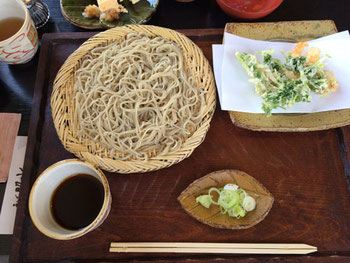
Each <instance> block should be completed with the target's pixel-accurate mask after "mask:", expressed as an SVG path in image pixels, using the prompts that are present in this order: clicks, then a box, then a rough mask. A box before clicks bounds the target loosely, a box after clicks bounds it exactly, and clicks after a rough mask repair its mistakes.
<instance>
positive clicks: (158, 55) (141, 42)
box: [74, 34, 205, 160]
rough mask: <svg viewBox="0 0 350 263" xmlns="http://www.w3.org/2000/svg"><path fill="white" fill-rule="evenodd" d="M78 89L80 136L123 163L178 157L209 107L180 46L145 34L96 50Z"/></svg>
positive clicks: (77, 83) (84, 66)
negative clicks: (189, 69) (125, 161)
mask: <svg viewBox="0 0 350 263" xmlns="http://www.w3.org/2000/svg"><path fill="white" fill-rule="evenodd" d="M74 90H75V96H74V102H75V111H74V126H75V129H76V131H77V134H78V136H79V137H80V138H81V140H82V141H84V140H86V139H88V140H93V141H94V142H97V143H98V144H100V145H102V146H104V147H106V148H108V149H109V150H110V151H112V152H113V153H114V155H115V158H116V159H120V160H130V159H134V160H148V158H150V157H151V156H152V155H154V153H156V154H157V155H165V154H171V153H174V152H176V151H177V150H178V149H179V148H180V147H181V145H182V144H183V142H184V140H185V139H186V138H188V137H189V136H191V135H192V134H193V132H194V131H195V130H196V129H197V128H198V126H199V123H200V121H201V118H202V116H203V114H202V111H203V107H204V105H205V98H204V91H203V90H201V89H199V88H197V87H195V85H194V81H193V79H192V78H191V77H189V76H188V74H187V73H186V70H185V68H184V61H183V55H182V51H181V49H180V48H179V47H178V45H177V44H175V43H173V42H172V41H170V40H167V39H165V38H162V37H154V38H150V37H148V36H146V35H143V34H129V35H127V36H126V37H125V41H122V42H121V43H111V44H109V45H108V46H105V47H96V48H94V49H93V50H91V52H90V53H89V54H87V55H85V56H84V57H83V59H82V64H81V67H80V68H79V69H78V70H77V71H76V72H75V86H74Z"/></svg>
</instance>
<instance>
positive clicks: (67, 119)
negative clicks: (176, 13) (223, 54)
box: [51, 25, 216, 173]
mask: <svg viewBox="0 0 350 263" xmlns="http://www.w3.org/2000/svg"><path fill="white" fill-rule="evenodd" d="M141 32H142V33H145V34H147V35H148V36H149V37H155V36H161V37H163V38H166V39H168V40H171V41H173V42H175V43H177V44H179V46H180V48H181V50H182V52H183V57H184V63H185V69H186V70H187V72H188V73H189V74H191V75H192V77H193V78H194V80H195V83H196V85H197V86H198V87H200V88H202V89H204V90H205V91H206V93H205V101H206V104H205V106H204V110H203V117H202V121H201V122H200V124H199V126H198V127H197V130H195V131H194V132H193V134H192V135H191V136H190V137H188V138H187V139H186V140H185V141H184V142H183V144H182V146H181V147H180V149H179V150H178V151H176V152H174V153H169V154H165V155H157V153H155V154H154V155H153V156H151V157H150V158H149V159H148V160H147V161H143V160H119V159H117V158H115V154H114V155H113V154H112V153H111V151H110V150H109V149H107V148H106V147H103V146H101V145H99V144H98V143H96V142H93V141H91V140H90V141H89V142H88V143H86V141H87V140H84V141H82V140H81V139H79V138H77V136H75V135H76V131H75V130H74V125H73V124H72V122H73V112H74V103H73V86H74V72H75V70H76V69H77V68H79V66H80V64H81V60H82V58H83V56H84V55H85V54H87V53H88V52H90V50H91V49H93V48H94V47H96V46H101V45H107V44H110V43H111V42H118V41H119V42H120V41H122V40H123V38H124V37H125V36H126V35H127V34H129V33H141ZM215 106H216V89H215V82H214V76H213V72H212V69H211V66H210V64H209V62H208V60H207V59H206V58H205V56H204V55H203V52H202V50H201V49H200V48H199V47H198V46H197V45H196V44H194V43H193V42H192V41H191V40H190V39H189V38H187V37H186V36H185V35H183V34H181V33H179V32H176V31H174V30H171V29H167V28H162V27H157V26H150V25H128V26H123V27H117V28H113V29H109V30H106V31H104V32H101V33H99V34H97V35H95V36H93V37H91V38H90V39H88V40H87V41H86V42H84V43H83V44H82V45H81V46H80V47H79V48H78V49H77V50H76V51H75V52H73V53H72V54H71V55H70V56H69V57H68V58H67V60H66V61H65V62H64V64H63V65H62V67H61V68H60V70H59V71H58V73H57V75H56V78H55V80H54V84H53V91H52V94H51V110H52V118H53V122H54V126H55V128H56V131H57V134H58V137H59V139H60V140H61V142H62V144H63V146H64V147H65V149H66V150H67V151H69V152H71V153H73V154H74V155H76V156H77V157H78V158H80V159H82V160H85V161H88V162H90V163H92V164H94V165H96V166H98V167H100V168H102V169H104V170H107V171H111V172H117V173H139V172H149V171H155V170H158V169H161V168H165V167H169V166H171V165H173V164H176V163H178V162H180V161H182V160H183V159H185V158H187V157H189V156H190V155H191V154H192V152H193V151H194V149H195V148H196V147H198V146H199V145H200V144H201V143H202V142H203V140H204V138H205V135H206V133H207V131H208V129H209V126H210V121H211V119H212V117H213V115H214V111H215ZM96 149H98V150H99V151H98V152H96Z"/></svg>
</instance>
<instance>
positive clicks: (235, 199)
mask: <svg viewBox="0 0 350 263" xmlns="http://www.w3.org/2000/svg"><path fill="white" fill-rule="evenodd" d="M214 192H215V193H216V194H217V195H218V198H217V200H216V201H215V200H214V199H215V198H214V196H213V193H214ZM196 202H197V203H200V204H201V205H202V206H204V207H205V208H210V206H211V205H212V204H213V205H218V206H219V207H220V212H221V213H222V214H228V216H230V217H236V218H240V217H244V216H245V215H246V214H247V212H250V211H253V210H254V209H255V206H256V202H255V199H254V198H253V197H251V196H250V195H249V194H248V193H247V192H246V191H244V190H243V189H242V188H239V187H238V185H236V184H226V185H225V186H224V187H223V188H220V189H218V188H216V187H212V188H210V189H209V191H208V194H207V195H200V196H198V197H197V198H196Z"/></svg>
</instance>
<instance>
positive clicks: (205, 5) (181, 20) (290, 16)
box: [0, 0, 350, 262]
mask: <svg viewBox="0 0 350 263" xmlns="http://www.w3.org/2000/svg"><path fill="white" fill-rule="evenodd" d="M46 3H47V4H48V6H49V8H50V12H51V18H50V20H49V23H48V24H47V25H46V26H45V27H44V28H42V29H40V30H39V34H40V36H42V35H43V34H44V33H52V32H82V31H87V30H84V29H80V28H77V27H75V26H73V25H71V24H69V23H68V22H67V21H66V20H65V19H64V18H63V17H62V15H61V13H60V9H59V1H58V0H47V1H46ZM349 14H350V3H349V2H348V1H347V0H338V1H328V0H318V1H312V0H304V1H301V0H285V1H284V3H283V4H282V5H281V6H280V7H279V8H278V9H277V10H276V11H275V12H273V13H272V14H271V15H269V16H267V17H265V18H263V19H260V20H257V21H259V22H265V21H266V22H267V21H288V20H317V19H332V20H334V21H335V24H336V25H337V28H338V30H339V31H341V30H347V29H349V28H350V19H349ZM236 21H238V20H236V19H232V18H230V17H228V16H226V15H225V14H224V13H223V12H222V11H221V10H220V8H219V7H218V6H217V4H216V3H215V1H214V0H196V1H194V2H192V3H179V2H176V1H175V0H160V4H159V6H158V10H157V12H156V13H155V14H154V16H153V17H152V19H151V20H150V21H149V23H148V24H153V25H159V26H164V27H168V28H172V29H196V28H223V27H224V26H225V24H226V23H227V22H236ZM38 54H39V53H38ZM38 54H37V55H36V57H35V58H34V59H33V60H32V61H31V62H29V63H27V64H25V65H17V66H9V65H6V64H4V63H0V90H1V96H0V112H19V113H22V122H21V127H20V132H19V134H20V135H27V134H28V126H29V117H30V113H31V108H32V97H33V90H34V83H35V78H36V77H35V76H36V72H37V65H38V57H39V55H38ZM237 132H238V133H239V132H240V129H238V130H237ZM316 134H317V136H318V140H319V141H318V142H319V143H320V144H321V146H322V138H323V136H327V134H329V133H328V132H323V133H322V132H321V133H316ZM331 134H332V136H333V137H332V138H334V139H332V141H331V143H332V145H333V146H336V147H337V149H338V151H337V152H336V153H334V152H329V153H328V152H326V153H324V154H325V158H324V159H323V160H326V157H327V156H328V155H329V158H333V157H332V154H337V156H338V157H339V158H340V159H339V160H341V162H337V169H338V170H337V171H338V172H339V169H340V170H341V171H342V173H343V174H344V176H345V177H344V180H347V181H348V182H349V181H350V179H349V176H350V164H349V159H350V148H349V145H350V127H345V128H342V129H336V130H334V131H331ZM311 137H312V136H311ZM311 137H310V138H311ZM251 143H252V144H254V142H251ZM321 146H319V147H321ZM310 147H311V146H310ZM315 147H316V146H315ZM311 149H312V148H311ZM322 149H323V150H325V151H327V150H328V148H327V147H324V148H322ZM322 149H321V150H322ZM68 157H69V156H68ZM237 168H239V167H237ZM242 168H244V167H242ZM261 168H263V167H261ZM331 168H332V167H328V168H327V169H331ZM135 183H137V181H136V182H135ZM4 188H5V185H4V184H1V186H0V203H1V202H2V196H3V191H4ZM349 188H350V187H348V189H349ZM344 220H346V219H344ZM340 229H341V226H340ZM315 231H317V230H315ZM320 231H326V229H325V230H323V229H321V230H320ZM315 235H316V234H315ZM348 235H349V233H347V234H346V238H345V239H344V240H346V239H347V238H348ZM316 236H317V235H316ZM11 238H12V237H11V236H0V254H8V253H9V251H10V244H11ZM111 241H112V240H111ZM223 241H224V240H223ZM15 242H16V243H17V244H18V243H20V242H21V240H15ZM37 249H38V253H39V251H40V250H41V248H40V247H38V248H37ZM45 249H48V248H47V247H45ZM49 249H50V248H49ZM51 249H52V248H51ZM335 254H336V255H337V257H336V258H335V261H334V262H338V261H337V260H339V262H346V260H347V258H343V256H348V254H346V255H344V253H343V254H342V253H340V254H337V253H335ZM62 258H63V259H66V260H69V259H67V257H65V256H64V255H62ZM71 258H74V256H72V257H71ZM139 259H140V258H139ZM141 259H142V258H141ZM163 259H164V258H163ZM175 259H176V258H175ZM179 259H184V258H179ZM214 259H215V258H212V260H214ZM173 260H174V258H173ZM288 260H291V261H292V260H294V259H292V258H290V259H288Z"/></svg>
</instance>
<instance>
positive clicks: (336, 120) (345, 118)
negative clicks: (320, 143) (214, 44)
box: [225, 20, 350, 132]
mask: <svg viewBox="0 0 350 263" xmlns="http://www.w3.org/2000/svg"><path fill="white" fill-rule="evenodd" d="M337 31H338V30H337V28H336V26H335V24H334V22H333V21H331V20H322V21H320V20H314V21H288V22H272V23H228V24H226V27H225V32H228V33H231V34H235V35H238V36H241V37H246V38H250V39H256V40H267V41H282V42H283V41H285V42H300V41H308V40H311V39H315V38H320V37H323V36H327V35H331V34H334V33H336V32H337ZM229 114H230V118H231V120H232V122H233V124H234V125H236V126H239V127H241V128H245V129H249V130H255V131H272V132H307V131H317V130H326V129H331V128H337V127H342V126H345V125H349V124H350V109H344V110H333V111H324V112H316V113H305V114H272V116H270V117H266V116H265V114H263V113H262V114H254V113H246V112H238V111H230V112H229Z"/></svg>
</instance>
